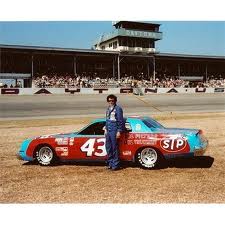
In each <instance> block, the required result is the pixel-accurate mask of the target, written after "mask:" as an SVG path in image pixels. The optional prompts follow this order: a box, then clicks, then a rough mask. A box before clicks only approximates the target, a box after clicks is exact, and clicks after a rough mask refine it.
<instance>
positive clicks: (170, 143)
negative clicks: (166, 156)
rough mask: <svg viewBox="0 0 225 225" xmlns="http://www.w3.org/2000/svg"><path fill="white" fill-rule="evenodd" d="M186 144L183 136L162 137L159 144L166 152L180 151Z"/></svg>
mask: <svg viewBox="0 0 225 225" xmlns="http://www.w3.org/2000/svg"><path fill="white" fill-rule="evenodd" d="M186 145H187V141H186V140H185V139H184V138H180V137H178V138H176V137H175V138H164V139H162V140H161V142H160V146H161V148H162V149H163V150H165V151H167V152H180V151H182V150H183V149H184V148H185V147H186Z"/></svg>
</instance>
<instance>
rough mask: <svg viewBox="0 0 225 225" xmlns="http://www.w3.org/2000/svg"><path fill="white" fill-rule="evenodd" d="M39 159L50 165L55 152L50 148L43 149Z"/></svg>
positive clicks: (40, 151)
mask: <svg viewBox="0 0 225 225" xmlns="http://www.w3.org/2000/svg"><path fill="white" fill-rule="evenodd" d="M39 158H40V160H41V161H42V162H44V163H48V162H50V161H51V160H52V158H53V152H52V150H51V148H49V147H43V148H41V149H40V150H39Z"/></svg>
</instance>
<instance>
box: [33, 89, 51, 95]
mask: <svg viewBox="0 0 225 225" xmlns="http://www.w3.org/2000/svg"><path fill="white" fill-rule="evenodd" d="M34 94H51V92H50V91H48V90H46V89H44V88H42V89H40V90H38V91H37V92H35V93H34Z"/></svg>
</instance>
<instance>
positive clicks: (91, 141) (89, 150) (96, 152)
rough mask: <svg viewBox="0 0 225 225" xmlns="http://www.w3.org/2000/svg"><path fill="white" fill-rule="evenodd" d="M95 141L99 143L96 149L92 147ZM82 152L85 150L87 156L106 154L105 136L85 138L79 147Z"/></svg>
mask: <svg viewBox="0 0 225 225" xmlns="http://www.w3.org/2000/svg"><path fill="white" fill-rule="evenodd" d="M95 141H96V142H97V143H101V145H98V146H97V150H96V149H95V148H94V145H95ZM80 149H81V151H82V152H86V153H87V156H93V155H94V156H100V157H103V156H106V155H107V152H106V149H105V138H98V139H95V138H91V139H89V140H87V141H86V142H85V143H84V144H83V145H82V146H81V147H80Z"/></svg>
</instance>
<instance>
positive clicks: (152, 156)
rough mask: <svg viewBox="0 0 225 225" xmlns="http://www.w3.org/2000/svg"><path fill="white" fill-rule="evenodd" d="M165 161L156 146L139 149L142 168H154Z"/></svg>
mask: <svg viewBox="0 0 225 225" xmlns="http://www.w3.org/2000/svg"><path fill="white" fill-rule="evenodd" d="M162 161H163V157H162V155H161V154H160V153H159V152H158V151H157V150H155V149H154V148H150V147H147V148H143V149H141V150H139V151H138V154H137V163H138V164H139V166H140V167H142V168H147V169H154V168H157V167H159V166H160V164H161V163H162Z"/></svg>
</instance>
